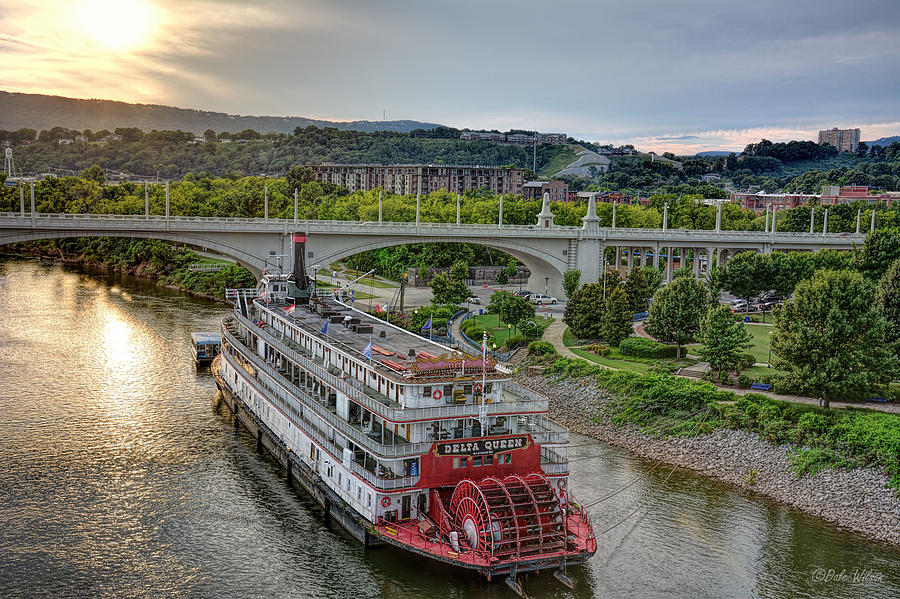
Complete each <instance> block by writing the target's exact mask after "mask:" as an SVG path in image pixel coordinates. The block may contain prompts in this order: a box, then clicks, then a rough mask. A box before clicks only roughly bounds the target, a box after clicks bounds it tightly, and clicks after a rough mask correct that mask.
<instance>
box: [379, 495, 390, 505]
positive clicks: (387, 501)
mask: <svg viewBox="0 0 900 599" xmlns="http://www.w3.org/2000/svg"><path fill="white" fill-rule="evenodd" d="M389 505H391V498H390V497H388V496H387V495H385V496H384V497H382V498H381V507H388V506H389Z"/></svg>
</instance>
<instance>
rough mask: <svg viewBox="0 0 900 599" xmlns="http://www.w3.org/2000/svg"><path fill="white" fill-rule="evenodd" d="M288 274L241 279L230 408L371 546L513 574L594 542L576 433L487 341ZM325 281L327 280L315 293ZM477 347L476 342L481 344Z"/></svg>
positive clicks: (300, 246)
mask: <svg viewBox="0 0 900 599" xmlns="http://www.w3.org/2000/svg"><path fill="white" fill-rule="evenodd" d="M305 241H306V239H305V236H303V235H301V234H295V235H294V236H293V242H294V259H293V261H294V265H293V272H292V273H290V274H282V273H271V272H270V273H265V274H264V275H263V276H262V277H261V280H260V283H259V286H258V287H257V288H256V289H253V290H248V289H243V290H228V292H227V296H228V298H229V299H230V300H231V301H232V302H233V303H234V306H235V309H234V311H233V312H232V313H229V314H228V315H226V316H225V317H224V318H223V319H222V321H221V338H222V346H221V353H220V355H219V356H218V357H217V359H216V360H215V362H214V363H213V372H214V374H215V376H216V381H217V384H218V386H219V388H220V390H221V391H222V396H223V397H224V399H225V402H226V404H227V405H228V407H229V408H230V409H231V410H232V411H233V412H234V414H235V415H236V417H237V419H238V420H239V421H241V422H242V423H244V424H245V425H246V426H247V427H248V428H249V429H250V430H251V432H252V433H253V434H254V435H255V436H256V439H257V443H258V444H259V445H260V446H261V447H265V448H266V449H268V450H269V451H270V452H271V453H272V454H273V455H274V456H275V457H276V458H277V459H278V460H279V461H280V462H281V463H282V464H283V465H284V466H285V467H286V468H287V469H288V472H289V477H293V478H296V480H298V481H299V482H300V483H301V484H302V485H303V486H304V487H305V488H306V489H307V490H308V491H309V492H310V493H311V494H312V496H313V497H315V498H316V499H317V500H318V501H319V503H320V504H322V505H323V506H324V508H325V513H326V517H332V518H334V519H335V520H336V521H338V522H340V523H341V524H342V525H343V526H344V527H345V528H346V529H347V530H348V531H349V532H350V533H351V534H352V535H353V536H354V537H356V538H357V539H359V540H360V541H361V542H363V543H365V544H366V546H367V547H370V546H374V545H383V544H388V545H393V546H396V547H399V548H401V549H404V550H407V551H410V552H413V553H416V554H418V555H421V556H424V557H427V558H431V559H434V560H438V561H441V562H445V563H448V564H453V565H455V566H459V567H462V568H467V569H470V570H474V571H477V572H480V573H482V574H484V575H485V576H487V577H488V578H489V579H492V578H494V577H503V576H505V577H506V582H507V584H508V585H509V586H510V587H511V588H513V590H516V591H517V592H520V594H521V587H520V586H519V584H518V582H517V575H518V574H519V573H524V572H530V571H542V570H552V571H553V573H554V575H555V576H556V577H557V578H558V579H560V580H561V581H562V582H564V583H565V584H570V581H569V579H568V578H567V577H566V576H565V569H566V567H567V566H570V565H573V564H578V563H581V562H584V561H585V560H587V559H588V558H589V557H590V556H591V555H593V554H594V553H595V552H596V549H597V542H596V539H595V537H594V533H593V529H592V526H591V520H590V517H589V515H588V514H587V512H586V510H585V509H584V508H582V507H581V506H580V505H579V504H578V503H577V502H576V501H575V500H574V498H573V497H572V496H571V495H570V494H569V492H568V486H567V482H568V462H567V459H566V457H565V454H566V451H565V447H566V445H567V443H568V432H567V431H566V430H565V429H564V428H562V427H560V426H559V425H557V424H556V423H554V422H553V421H552V420H550V419H549V417H548V415H547V399H546V398H545V397H543V396H541V395H539V394H537V393H535V392H533V391H531V390H529V389H527V388H524V387H522V386H520V385H518V384H517V383H515V382H514V381H513V380H511V372H510V371H509V370H508V369H507V368H505V367H504V366H502V365H501V364H499V363H498V362H496V361H495V360H494V358H492V357H491V356H490V355H489V354H488V353H487V351H486V349H484V348H483V349H482V351H481V352H477V351H475V352H471V353H467V352H461V351H454V350H451V349H450V348H447V347H445V346H442V345H440V344H438V343H435V342H432V341H430V340H428V339H425V338H423V337H421V336H419V335H416V334H413V333H410V332H408V331H406V330H404V329H401V328H399V327H397V326H395V325H393V324H390V323H388V322H385V321H384V320H382V319H380V318H376V317H375V316H372V315H369V314H367V313H365V312H363V311H360V310H358V309H355V308H354V307H352V306H351V305H349V304H347V303H345V302H343V301H340V299H338V297H336V296H335V295H334V294H333V293H330V292H328V293H323V290H316V289H315V282H314V280H311V279H310V278H309V277H308V276H307V274H306V269H305V266H304V258H305ZM317 292H318V293H317ZM472 353H474V354H478V355H471V354H472Z"/></svg>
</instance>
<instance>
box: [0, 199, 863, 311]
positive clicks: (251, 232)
mask: <svg viewBox="0 0 900 599" xmlns="http://www.w3.org/2000/svg"><path fill="white" fill-rule="evenodd" d="M773 218H774V217H773ZM537 220H538V222H537V223H536V224H534V225H527V226H523V225H499V224H497V225H485V224H477V225H475V224H465V223H459V222H457V223H415V222H411V223H388V222H355V221H306V220H297V219H293V220H292V219H268V218H250V219H247V218H207V217H195V216H171V217H167V216H146V215H144V216H120V215H99V214H42V213H37V212H34V211H33V210H32V211H30V212H25V211H24V210H22V211H20V212H14V213H0V245H3V244H8V243H16V242H20V241H33V240H38V239H54V238H63V237H98V236H107V237H133V238H145V239H162V240H166V241H171V242H175V243H182V244H187V245H191V246H195V247H199V248H205V249H208V250H212V251H215V252H218V253H220V254H224V255H226V256H229V257H231V258H233V259H234V260H236V261H237V262H238V263H239V264H242V265H243V266H246V267H247V268H249V269H250V270H251V271H252V272H253V273H254V274H255V275H257V276H258V275H259V274H260V273H261V272H262V270H263V269H264V268H265V267H266V266H267V265H269V266H273V265H274V264H275V262H276V260H275V258H274V256H276V255H282V256H290V255H291V253H292V252H291V248H290V243H291V234H292V233H293V232H294V231H301V232H305V233H306V234H307V236H308V241H307V253H308V254H307V264H310V265H321V266H322V267H327V265H328V264H331V263H332V262H335V261H337V260H341V259H343V258H347V257H349V256H352V255H354V254H357V253H359V252H363V251H366V250H374V249H378V248H384V247H390V246H395V245H401V244H407V243H429V242H452V243H474V244H478V245H482V246H486V247H490V248H495V249H498V250H501V251H504V252H506V253H508V254H511V255H512V256H514V257H516V258H518V259H519V260H521V261H522V263H524V264H525V265H526V266H527V267H528V268H529V269H530V270H531V279H530V280H529V288H530V289H531V290H532V291H536V292H544V291H545V290H546V292H548V293H550V294H552V295H556V296H557V297H560V298H562V297H563V291H562V275H563V273H565V272H566V271H568V270H573V269H576V268H577V269H580V270H581V273H582V279H581V280H582V282H584V283H591V282H597V281H598V280H599V278H600V276H601V274H602V272H603V270H602V267H601V264H603V262H604V261H603V259H602V257H603V256H606V257H607V264H608V265H613V266H614V267H618V268H620V269H622V270H625V271H627V270H629V269H630V268H632V267H634V266H638V265H644V264H653V265H654V266H658V267H660V268H662V269H663V270H664V271H665V272H666V278H667V279H671V276H672V272H673V270H674V267H675V262H676V261H677V262H678V263H679V264H680V266H691V267H692V268H693V270H694V273H695V274H696V275H698V276H699V274H700V273H701V271H702V268H701V262H703V263H705V266H704V268H706V267H708V266H709V265H710V264H713V263H715V262H714V260H715V261H718V263H719V264H722V265H724V264H725V263H726V262H727V260H728V258H729V257H730V256H732V255H734V254H735V253H738V252H742V251H747V250H753V251H758V252H762V253H769V252H772V251H775V250H779V251H813V252H815V251H819V250H821V249H826V248H828V249H851V248H852V247H853V246H858V245H862V244H863V243H864V241H865V236H864V235H862V234H859V233H855V234H847V233H842V234H823V233H775V232H768V231H766V232H763V231H724V230H721V228H719V227H717V228H716V229H714V230H684V229H668V228H665V227H664V228H662V229H623V228H617V227H616V226H615V209H614V210H613V217H612V222H611V223H610V226H608V227H601V226H600V219H599V217H597V214H596V205H595V203H594V199H593V198H591V200H590V201H589V204H588V213H587V215H586V216H585V217H584V219H583V223H584V224H583V225H582V226H581V227H563V226H557V225H554V224H553V214H552V213H551V212H550V205H549V198H548V197H545V198H544V205H543V209H542V210H541V213H540V214H539V215H538V219H537ZM664 221H665V219H664ZM720 222H721V218H720V214H719V215H718V217H717V223H720ZM773 228H774V227H773ZM613 249H614V250H615V258H613V259H612V261H611V263H610V260H609V259H608V258H609V257H610V256H611V254H612V253H613V251H612V250H613ZM675 254H678V257H677V258H675V257H674V256H675ZM285 266H286V267H289V266H290V265H289V264H285Z"/></svg>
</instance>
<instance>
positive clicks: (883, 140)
mask: <svg viewBox="0 0 900 599" xmlns="http://www.w3.org/2000/svg"><path fill="white" fill-rule="evenodd" d="M894 142H900V135H894V136H892V137H879V138H878V139H876V140H874V141H867V142H865V143H866V145H867V146H869V147H870V148H871V147H872V146H882V147H883V146H889V145H891V144H892V143H894Z"/></svg>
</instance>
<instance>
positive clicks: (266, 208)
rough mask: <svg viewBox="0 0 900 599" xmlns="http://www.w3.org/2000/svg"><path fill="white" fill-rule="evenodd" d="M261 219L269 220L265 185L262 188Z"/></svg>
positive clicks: (267, 187) (267, 191)
mask: <svg viewBox="0 0 900 599" xmlns="http://www.w3.org/2000/svg"><path fill="white" fill-rule="evenodd" d="M263 206H264V208H263V218H264V219H266V220H268V219H269V186H268V185H266V186H265V187H264V188H263Z"/></svg>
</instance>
